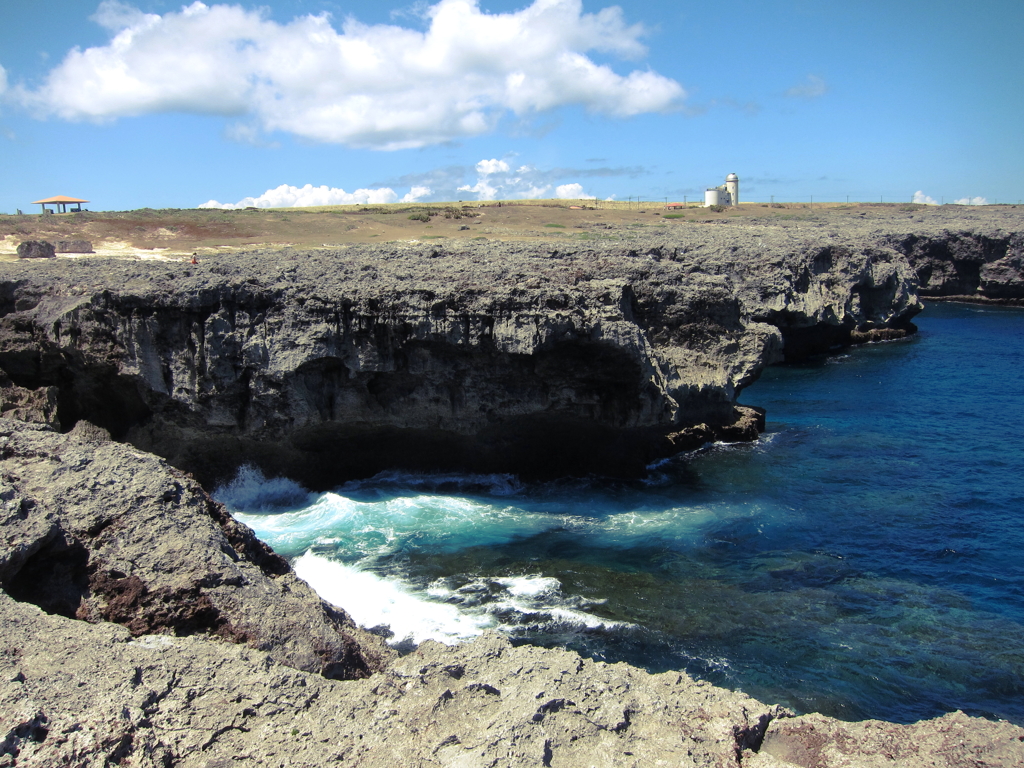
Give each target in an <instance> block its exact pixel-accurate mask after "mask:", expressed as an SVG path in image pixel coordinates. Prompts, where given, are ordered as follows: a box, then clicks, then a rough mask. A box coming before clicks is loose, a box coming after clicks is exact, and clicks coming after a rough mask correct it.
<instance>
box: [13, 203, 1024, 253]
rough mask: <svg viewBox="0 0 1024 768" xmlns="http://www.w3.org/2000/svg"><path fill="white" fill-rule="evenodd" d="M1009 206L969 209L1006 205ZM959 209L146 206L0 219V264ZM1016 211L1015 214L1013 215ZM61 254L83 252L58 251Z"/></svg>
mask: <svg viewBox="0 0 1024 768" xmlns="http://www.w3.org/2000/svg"><path fill="white" fill-rule="evenodd" d="M1012 208H1014V206H988V207H987V208H977V209H969V210H970V212H972V213H973V212H977V213H981V212H982V211H985V210H988V209H1000V210H1006V211H1009V210H1010V209H1012ZM967 210H968V209H966V208H965V207H964V206H931V207H929V206H918V205H909V204H878V203H875V204H849V205H846V204H831V203H823V204H817V205H814V206H811V205H808V204H778V203H776V204H774V205H768V204H763V203H745V204H743V205H741V206H739V207H737V208H730V209H726V210H724V211H717V212H716V211H711V210H708V209H706V208H702V207H698V206H697V205H696V204H690V205H689V206H686V207H678V208H677V207H669V206H667V205H666V204H665V203H664V202H659V203H639V204H638V203H636V202H633V203H627V202H608V201H594V200H581V201H552V200H548V201H544V200H538V201H514V202H502V203H494V202H487V203H448V204H445V203H436V204H429V205H407V204H394V205H378V206H334V207H323V208H289V209H255V208H249V209H244V210H238V211H225V210H200V209H181V210H152V209H141V210H137V211H124V212H89V211H85V212H81V213H68V214H51V215H46V216H43V215H39V214H34V215H21V216H10V215H0V260H10V259H14V258H17V256H16V254H17V246H18V244H19V243H21V242H23V241H25V240H47V241H50V242H53V243H56V242H58V241H60V240H87V241H89V242H91V243H92V246H93V249H94V251H95V253H94V254H92V256H93V257H96V256H100V257H110V258H124V259H165V260H181V259H188V258H191V256H192V254H193V253H198V255H199V256H200V258H205V257H210V256H213V255H215V254H217V253H223V252H225V251H239V250H249V249H252V248H255V247H260V248H266V247H275V246H276V247H285V246H295V247H299V248H317V247H330V246H336V245H343V244H352V243H386V242H430V241H432V240H445V241H459V240H498V241H523V242H530V241H548V242H550V241H556V242H557V241H566V242H581V241H615V240H618V239H620V238H621V237H622V236H623V235H625V234H631V235H635V234H639V233H642V232H645V233H649V234H658V233H668V232H670V231H672V230H673V229H677V228H679V227H686V226H688V225H689V226H692V225H700V224H716V223H719V222H722V221H730V222H731V223H735V224H740V223H742V222H743V220H745V219H748V220H751V224H753V223H754V220H756V222H757V224H759V225H763V224H771V223H775V222H776V221H777V222H778V223H779V224H782V223H786V222H789V223H796V222H799V221H801V220H808V221H817V222H820V221H821V220H822V219H823V218H824V219H828V220H830V221H836V222H837V223H838V221H840V220H843V221H849V222H854V221H856V222H857V223H858V224H862V223H865V222H869V221H870V220H872V219H876V218H877V219H888V220H891V219H892V218H893V217H918V216H919V217H922V218H937V217H948V216H950V215H960V214H962V213H965V212H967ZM1018 213H1019V212H1018ZM62 255H63V256H65V257H67V258H83V257H85V256H84V255H80V254H79V255H74V254H62Z"/></svg>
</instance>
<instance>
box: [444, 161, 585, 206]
mask: <svg viewBox="0 0 1024 768" xmlns="http://www.w3.org/2000/svg"><path fill="white" fill-rule="evenodd" d="M476 172H477V174H478V177H477V179H476V183H475V184H463V185H462V186H460V187H458V190H457V191H459V192H469V193H472V194H474V195H476V199H477V200H535V199H538V198H545V197H548V196H549V194H550V193H551V188H552V182H553V181H555V177H556V175H559V176H560V175H563V174H564V173H565V172H566V169H555V170H553V171H541V170H538V169H537V168H534V167H533V166H531V165H521V166H519V167H518V168H516V170H515V171H512V169H511V166H510V165H509V164H508V163H507V162H505V161H504V160H481V161H480V162H479V163H477V164H476ZM568 172H569V173H573V171H571V170H570V171H568ZM555 197H558V198H561V199H566V200H592V199H594V196H593V195H589V194H587V193H586V192H585V190H584V189H583V185H582V184H579V183H576V182H571V183H567V184H560V185H558V186H556V187H555Z"/></svg>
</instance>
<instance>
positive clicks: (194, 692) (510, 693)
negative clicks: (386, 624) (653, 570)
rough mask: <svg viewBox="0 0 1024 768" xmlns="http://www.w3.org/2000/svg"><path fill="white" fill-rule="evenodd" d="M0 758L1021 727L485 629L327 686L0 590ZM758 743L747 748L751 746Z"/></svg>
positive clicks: (691, 761)
mask: <svg viewBox="0 0 1024 768" xmlns="http://www.w3.org/2000/svg"><path fill="white" fill-rule="evenodd" d="M0 615H2V616H3V623H2V625H0V721H2V723H3V726H2V730H0V739H3V741H2V742H0V764H6V765H9V766H15V765H16V766H18V767H19V768H43V767H44V766H46V767H49V766H54V765H96V766H100V765H132V766H143V767H145V766H159V767H160V768H168V767H170V766H175V767H178V766H180V767H182V768H185V767H187V766H197V767H200V766H202V767H203V768H213V767H214V766H217V767H219V766H229V765H251V766H275V767H276V766H285V765H290V766H310V767H312V766H322V765H331V764H335V763H337V764H340V765H359V766H367V767H372V768H377V767H379V768H391V767H392V766H399V765H401V766H498V767H502V766H503V767H507V768H511V767H513V766H516V767H518V766H543V765H547V766H555V767H556V768H557V766H564V767H566V768H575V767H576V766H591V765H593V766H631V767H634V766H635V767H637V768H640V767H641V766H651V765H673V766H707V767H708V768H710V767H711V766H714V767H715V768H728V767H729V766H735V767H736V768H739V766H741V765H742V766H762V767H764V768H790V767H791V766H802V767H803V768H812V767H813V768H831V767H832V766H835V767H836V768H839V767H840V766H843V767H844V768H845V767H846V766H900V767H901V768H918V767H919V766H920V767H921V768H923V767H924V766H928V767H929V768H967V766H971V768H986V767H991V768H996V767H997V766H998V767H999V768H1005V766H1010V765H1019V764H1021V761H1022V760H1024V742H1022V739H1024V729H1021V728H1018V727H1016V726H1013V725H1010V724H1007V723H991V722H987V721H984V720H978V719H974V718H968V717H965V716H963V715H961V714H959V713H958V714H954V715H950V716H947V717H944V718H939V719H937V720H932V721H928V722H924V723H917V724H914V725H910V726H903V725H894V724H891V723H881V722H866V723H841V722H838V721H835V720H830V719H828V718H823V717H821V716H807V717H801V718H795V719H790V718H789V717H787V715H788V713H787V712H786V711H784V710H780V709H779V708H778V707H771V706H766V705H764V704H762V703H760V702H758V701H755V700H753V699H751V698H749V697H747V696H744V695H743V694H742V693H733V692H730V691H725V690H722V689H718V688H715V687H714V686H711V685H709V684H706V683H701V682H697V681H694V680H692V679H690V678H689V677H687V676H686V675H685V674H679V673H663V674H660V675H649V674H647V673H646V672H643V671H641V670H638V669H635V668H633V667H630V666H628V665H625V664H614V665H606V664H603V663H595V662H592V661H588V660H584V659H581V658H580V657H579V656H577V655H576V654H574V653H570V652H567V651H557V650H543V649H539V648H533V647H520V648H512V647H511V646H509V645H508V644H507V642H506V641H504V640H503V639H501V638H498V637H495V636H485V637H483V638H481V639H479V640H477V641H475V642H473V643H469V644H466V645H463V646H459V647H455V648H447V647H444V646H440V645H437V644H435V643H425V644H423V645H422V646H420V648H419V649H418V650H417V651H416V652H414V653H412V654H410V655H408V656H406V657H404V658H402V659H401V660H399V661H398V662H396V663H395V664H393V665H392V666H391V667H390V668H388V669H387V670H385V671H384V672H381V673H378V674H376V675H374V676H373V677H371V678H369V679H365V680H357V681H334V680H326V679H324V678H322V677H318V676H316V675H312V674H309V673H305V672H299V671H296V670H294V669H292V668H289V667H287V666H283V665H282V664H281V663H280V662H279V661H277V660H276V658H275V654H273V653H267V652H264V651H258V650H255V649H252V648H248V647H245V646H239V645H225V644H223V643H216V642H214V641H212V640H210V639H209V638H207V637H203V636H192V637H183V638H182V637H171V636H165V635H157V636H154V635H145V636H141V637H137V638H132V637H131V635H130V634H129V632H128V631H127V630H125V629H123V628H122V627H118V626H116V625H110V624H101V625H92V624H86V623H84V622H76V621H72V620H69V619H66V618H63V617H59V616H50V615H47V614H44V613H43V612H41V611H40V610H38V609H37V608H35V606H31V605H27V604H25V603H17V602H15V601H13V600H11V599H10V598H9V597H8V596H7V595H3V594H0ZM758 750H760V752H758Z"/></svg>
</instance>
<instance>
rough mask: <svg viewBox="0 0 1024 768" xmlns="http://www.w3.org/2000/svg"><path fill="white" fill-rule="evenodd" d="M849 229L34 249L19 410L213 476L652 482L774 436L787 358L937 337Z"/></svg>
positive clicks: (894, 255)
mask: <svg viewBox="0 0 1024 768" xmlns="http://www.w3.org/2000/svg"><path fill="white" fill-rule="evenodd" d="M840 229H841V228H839V227H838V226H837V225H834V224H830V223H829V222H824V223H822V222H813V221H811V222H807V221H803V222H799V223H797V224H790V223H788V222H783V223H781V224H780V223H778V222H775V221H773V222H771V223H770V224H765V223H759V222H758V221H756V220H745V221H744V222H742V223H739V224H737V223H731V224H722V225H689V226H688V227H687V228H685V229H676V230H673V231H672V233H671V234H668V233H663V234H659V235H654V236H652V235H650V234H646V235H642V236H641V235H637V236H635V237H633V238H631V239H629V240H627V241H626V242H625V244H617V245H614V246H611V245H609V246H602V247H598V246H587V247H585V248H584V247H580V246H579V245H577V246H574V247H573V248H571V249H566V247H565V246H564V245H561V246H556V245H554V244H550V245H546V246H543V247H537V246H536V245H532V244H531V245H528V246H527V245H522V244H516V243H478V242H473V241H464V242H460V243H449V244H447V245H433V246H431V245H423V244H389V245H379V246H358V247H357V246H351V247H348V248H344V249H333V250H328V249H322V250H317V251H303V252H299V251H293V250H287V249H286V250H281V251H265V252H259V251H257V252H252V253H246V254H238V255H225V256H222V257H218V258H216V259H210V260H208V261H205V262H204V263H202V264H199V265H197V266H192V265H188V264H183V263H181V262H149V261H147V262H140V261H117V260H109V259H56V260H47V261H46V262H34V263H17V264H10V265H8V266H7V267H6V268H5V269H4V270H3V273H2V276H0V369H2V370H3V371H4V372H5V373H6V375H7V376H8V377H9V379H10V380H11V383H12V385H14V387H15V390H11V391H12V392H15V391H18V392H21V393H22V394H21V395H18V396H14V397H13V398H12V399H10V402H11V403H12V405H9V406H5V407H15V405H16V404H17V403H18V402H21V401H23V400H24V399H25V397H26V395H24V392H26V391H31V392H35V393H39V392H41V391H45V392H48V393H49V394H48V395H47V397H49V398H50V400H51V401H53V402H55V403H56V408H55V413H54V414H53V416H54V417H55V418H54V419H51V423H54V424H58V425H59V426H60V427H61V428H63V429H65V430H66V429H69V428H70V427H72V426H73V425H74V424H75V423H76V422H77V421H79V420H80V419H85V420H88V421H90V422H93V423H95V424H97V425H100V426H101V427H103V428H105V429H107V430H108V431H109V432H110V433H111V434H112V435H113V436H114V437H115V438H116V439H118V440H123V441H127V442H129V443H131V444H133V445H135V446H137V447H139V448H141V449H144V450H147V451H152V452H154V453H157V454H159V455H161V456H164V457H166V458H167V459H168V460H170V461H171V462H172V463H173V464H174V465H175V466H178V467H180V468H182V469H185V470H187V471H190V472H192V473H194V474H195V475H196V476H197V477H198V478H199V479H200V480H201V481H203V482H204V483H210V482H213V481H215V480H217V479H222V478H224V477H226V476H228V475H229V474H231V472H233V470H234V468H235V467H236V466H237V465H238V464H239V463H242V462H246V461H248V462H252V463H255V464H258V465H259V466H261V467H262V468H263V470H264V471H265V472H267V473H268V474H287V475H289V476H291V477H293V478H295V479H298V480H301V481H303V482H304V483H305V484H306V485H308V486H310V487H314V488H325V487H330V486H333V485H336V484H337V483H338V482H340V481H341V480H344V479H347V478H351V477H357V476H366V475H369V474H372V473H374V472H377V471H379V470H381V469H384V468H395V467H401V468H410V469H427V470H452V469H458V470H474V471H481V472H490V471H508V472H518V473H521V474H523V475H528V476H537V475H560V474H567V473H576V474H582V473H587V472H599V473H604V474H612V475H635V474H638V473H640V472H642V471H643V467H644V466H645V465H646V464H647V463H649V462H650V461H651V460H653V459H655V458H658V457H661V456H665V455H668V454H670V453H672V452H674V451H678V450H680V449H686V448H692V447H695V446H697V445H699V444H701V443H702V442H705V441H707V440H709V439H714V438H719V439H729V440H736V439H752V438H753V437H754V436H756V434H757V431H758V427H759V421H760V415H759V414H757V413H755V412H752V411H750V410H749V409H738V408H737V407H736V395H737V393H738V392H739V391H740V390H741V389H742V388H743V387H745V386H747V385H749V384H750V383H751V382H753V381H754V380H755V379H756V378H757V376H758V374H759V373H760V371H761V370H762V369H763V368H764V367H765V366H766V365H769V364H771V363H774V362H777V361H780V360H782V359H784V358H785V359H799V358H801V357H803V356H806V355H808V354H812V353H814V352H819V351H823V350H827V349H830V348H833V347H836V346H840V345H843V344H848V343H852V342H858V341H865V340H871V339H883V338H895V337H899V336H901V335H905V334H906V333H909V332H912V331H913V325H912V322H911V319H912V317H913V316H914V315H915V314H916V313H917V312H919V311H920V309H921V304H920V302H919V301H918V298H917V276H916V272H915V270H914V268H913V265H912V264H911V262H910V260H909V259H908V258H907V256H906V255H905V254H904V253H903V252H901V251H900V250H899V249H898V248H896V247H894V246H893V243H894V242H895V241H896V240H898V239H899V238H898V236H897V235H898V233H895V234H894V233H893V232H892V231H888V232H886V233H883V234H884V236H880V235H878V233H860V232H856V231H854V232H849V233H846V232H841V231H840ZM1018 256H1019V254H1018ZM38 396H40V395H37V397H38ZM19 398H20V399H19Z"/></svg>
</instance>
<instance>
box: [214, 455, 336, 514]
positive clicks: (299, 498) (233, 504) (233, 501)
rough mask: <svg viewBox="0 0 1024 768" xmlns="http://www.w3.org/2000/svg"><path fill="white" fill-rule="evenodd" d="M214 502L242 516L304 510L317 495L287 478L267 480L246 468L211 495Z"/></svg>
mask: <svg viewBox="0 0 1024 768" xmlns="http://www.w3.org/2000/svg"><path fill="white" fill-rule="evenodd" d="M213 496H214V498H215V499H217V501H220V502H222V503H223V504H225V505H227V506H228V508H229V509H232V510H237V511H244V512H269V511H277V510H280V509H288V508H292V509H294V508H296V507H306V506H308V505H309V504H312V503H313V501H314V500H315V499H316V494H315V493H311V492H310V491H308V490H306V489H305V488H303V487H302V486H301V485H299V484H298V483H296V482H295V481H294V480H289V479H288V478H286V477H273V478H267V477H265V476H264V474H263V473H262V472H261V471H260V470H259V469H257V468H256V467H253V466H250V465H245V466H243V467H241V468H239V470H238V474H237V475H235V479H234V480H232V481H231V482H230V483H228V484H227V485H224V486H221V487H219V488H217V489H216V490H215V491H214V492H213Z"/></svg>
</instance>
